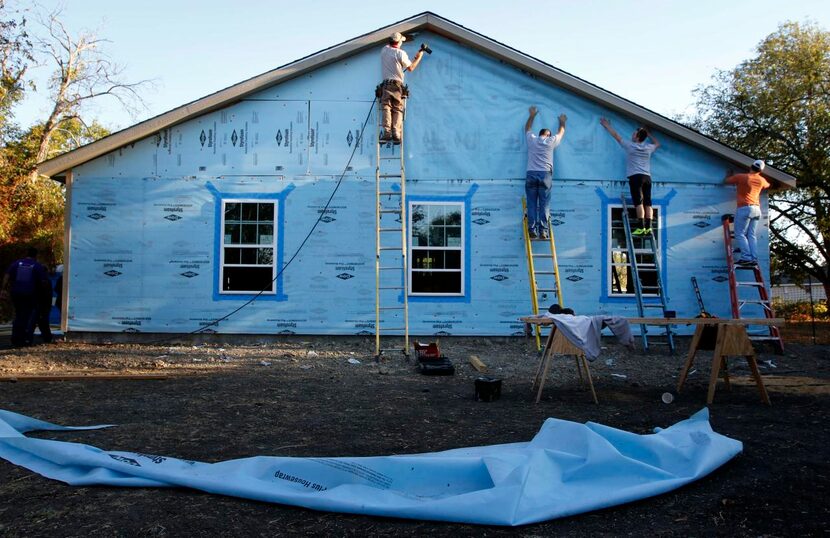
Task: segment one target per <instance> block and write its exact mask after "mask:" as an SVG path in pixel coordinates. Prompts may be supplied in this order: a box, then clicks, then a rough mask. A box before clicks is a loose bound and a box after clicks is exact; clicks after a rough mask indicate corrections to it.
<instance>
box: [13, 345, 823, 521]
mask: <svg viewBox="0 0 830 538" xmlns="http://www.w3.org/2000/svg"><path fill="white" fill-rule="evenodd" d="M688 343H689V340H688V339H687V338H682V339H679V345H678V350H677V353H676V354H675V355H673V356H672V355H661V354H657V353H654V352H652V353H650V354H648V355H646V354H643V353H642V352H640V351H636V352H630V351H628V350H626V349H624V348H622V347H620V346H618V345H616V343H615V342H613V341H612V340H611V339H609V340H607V341H605V342H604V345H605V346H606V347H605V348H604V349H603V353H602V356H601V357H600V358H599V359H598V360H597V361H595V362H594V363H592V366H591V370H592V374H593V377H594V383H595V386H596V390H597V395H598V397H599V405H595V404H593V402H592V401H591V398H590V393H589V392H587V391H586V390H585V389H583V388H582V387H581V386H580V383H579V379H578V377H577V375H576V369H575V367H574V365H573V362H572V361H565V360H559V361H557V362H556V363H555V365H554V368H553V372H552V373H551V375H550V376H549V378H548V380H547V383H546V385H545V389H544V393H543V397H542V401H541V402H540V403H539V404H534V403H533V393H532V392H531V379H532V377H533V374H534V372H535V369H536V365H537V357H538V355H537V352H536V350H535V347H534V345H533V344H532V341H531V340H527V339H524V338H447V339H444V340H442V341H441V342H440V345H441V350H442V351H443V352H444V353H445V354H446V355H447V356H448V357H449V358H450V359H451V360H452V361H453V363H454V365H455V367H456V373H455V375H453V376H448V377H434V376H425V375H421V374H419V373H418V372H417V371H416V369H415V365H416V362H415V360H414V358H410V359H408V360H407V359H405V358H403V356H396V357H390V358H388V359H386V360H385V361H383V362H382V363H380V364H378V363H376V362H375V361H373V359H372V356H371V355H372V353H373V349H374V342H373V340H371V339H368V338H349V337H345V338H344V337H286V338H284V339H280V340H277V341H271V342H262V343H260V342H258V341H257V340H256V339H255V338H254V339H250V340H248V341H247V343H246V344H239V343H237V344H228V343H216V342H214V343H210V342H208V343H199V344H196V345H193V344H187V345H185V344H170V343H167V344H164V345H146V344H145V345H137V344H112V345H106V344H98V345H91V344H82V343H66V342H64V343H59V344H53V345H40V346H35V347H31V348H25V349H22V350H20V349H10V348H8V347H6V345H5V339H3V340H0V378H4V379H8V378H12V377H17V378H18V380H17V381H16V382H14V381H4V382H0V408H2V409H8V410H11V411H16V412H19V413H24V414H27V415H31V416H34V417H37V418H42V419H45V420H49V421H52V422H57V423H61V424H70V425H83V424H99V423H115V424H118V427H116V428H112V429H106V430H99V431H88V432H67V433H41V434H37V435H38V436H40V437H43V438H50V439H61V440H67V441H77V442H82V443H87V444H91V445H93V446H98V447H101V448H105V449H114V450H129V451H140V452H147V453H153V454H161V455H169V456H175V457H179V458H186V459H193V460H199V461H208V462H212V461H219V460H225V459H231V458H241V457H247V456H253V455H280V456H372V455H388V454H405V453H417V452H428V451H437V450H444V449H450V448H457V447H463V446H476V445H486V444H495V443H510V442H517V441H525V440H529V439H530V438H531V437H532V436H533V435H534V434H535V433H536V431H537V430H538V428H539V427H540V426H541V424H542V422H543V421H544V419H545V418H546V417H558V418H562V419H568V420H573V421H578V422H584V421H595V422H599V423H602V424H606V425H609V426H613V427H617V428H622V429H625V430H630V431H634V432H638V433H648V432H651V430H652V428H654V427H655V426H661V427H665V426H669V425H671V424H674V423H675V422H677V421H679V420H682V419H685V418H687V417H688V416H689V415H691V414H692V413H694V412H695V411H697V410H699V409H700V408H702V407H703V406H704V404H705V399H706V384H707V380H708V374H709V364H708V363H709V362H710V360H709V357H710V355H709V354H708V353H703V354H702V356H701V357H700V358H699V360H698V361H697V363H696V366H697V370H696V371H695V372H694V373H693V374H692V375H691V376H690V378H689V380H688V382H687V385H686V387H685V388H684V390H683V392H682V393H680V394H675V399H674V401H673V402H672V403H670V404H665V403H663V402H662V401H661V395H663V393H665V392H672V393H674V392H675V391H674V385H675V383H676V379H677V374H678V372H679V371H680V368H681V366H682V363H683V358H684V357H685V353H686V346H688ZM760 351H761V355H760V357H759V359H760V362H761V364H762V368H761V371H762V373H763V374H764V376H765V379H766V381H767V386H768V389H769V392H770V397H771V399H772V406H771V407H767V406H765V405H763V404H761V403H760V399H759V395H758V392H757V390H756V387H755V386H754V385H753V384H752V383H750V382H749V380H748V377H747V376H748V369H747V368H746V366H745V363H743V361H742V360H738V359H734V360H732V361H731V362H730V373H731V374H732V376H733V377H732V379H733V388H732V390H731V391H728V390H726V388H725V387H724V386H723V384H722V383H721V384H720V385H719V387H718V391H717V393H716V394H715V402H714V404H713V405H712V406H711V407H710V411H711V420H712V425H713V427H714V429H715V430H716V431H718V432H720V433H723V434H725V435H728V436H730V437H733V438H736V439H739V440H741V441H742V442H743V443H744V453H743V454H742V455H740V456H738V457H737V458H736V459H734V460H732V461H731V462H729V463H728V464H726V465H725V466H724V467H722V468H721V469H719V470H718V471H716V472H715V473H713V474H712V475H710V476H708V477H705V478H704V479H702V480H700V481H698V482H695V483H693V484H691V485H688V486H686V487H683V488H681V489H679V490H676V491H673V492H670V493H667V494H664V495H661V496H658V497H654V498H649V499H646V500H643V501H639V502H635V503H630V504H627V505H623V506H618V507H614V508H609V509H605V510H602V511H598V512H592V513H588V514H582V515H577V516H573V517H569V518H565V519H560V520H554V521H548V522H545V523H540V524H535V525H529V526H525V527H519V528H504V527H484V526H473V525H459V524H447V523H436V522H430V521H412V520H403V519H389V518H379V517H369V516H354V515H346V514H337V513H324V512H315V511H311V510H306V509H301V508H294V507H289V506H281V505H273V504H265V503H260V502H255V501H249V500H244V499H236V498H230V497H222V496H216V495H209V494H206V493H201V492H198V491H192V490H185V489H153V488H112V487H69V486H66V485H64V484H62V483H60V482H57V481H52V480H48V479H45V478H42V477H40V476H39V475H35V474H33V473H31V472H29V471H27V470H25V469H23V468H21V467H17V466H14V465H11V464H9V463H7V462H5V461H0V535H2V536H47V535H48V536H183V535H187V536H273V535H315V536H316V535H336V536H396V537H399V536H423V535H432V536H458V535H462V536H466V535H476V536H502V535H511V536H513V535H517V536H554V535H568V536H589V535H590V536H604V535H615V536H616V535H638V536H646V535H661V536H702V535H739V536H794V535H799V536H804V535H813V536H827V533H828V528H830V525H828V522H830V518H828V512H830V508H828V507H830V505H829V504H828V503H827V497H826V495H827V494H828V492H827V487H828V475H829V474H830V469H828V452H829V451H830V450H828V446H830V434H828V428H827V423H826V421H827V417H828V405H827V404H828V400H829V399H830V384H828V378H830V360H828V351H830V346H813V345H805V344H799V343H792V344H790V345H788V346H787V349H786V353H785V354H783V355H775V354H773V353H771V350H760ZM471 355H475V356H477V357H478V358H479V359H481V361H483V362H484V363H485V364H486V365H487V367H488V370H489V372H488V375H491V376H495V377H498V378H500V379H502V380H503V388H502V395H501V398H500V399H499V400H498V401H495V402H489V403H485V402H476V401H475V400H474V398H473V394H474V379H475V378H476V377H479V376H480V375H482V374H480V373H479V372H478V371H476V370H475V369H474V368H473V367H472V366H471V364H470V362H469V360H468V359H469V357H470V356H471ZM350 361H351V362H350ZM355 361H359V364H355V363H354V362H355ZM113 374H121V375H138V374H153V375H158V374H162V375H164V376H166V379H164V380H139V379H128V380H115V379H103V380H102V379H100V376H101V375H113ZM33 375H48V376H59V375H84V376H88V379H84V380H79V381H33V380H24V379H23V378H24V376H33ZM96 377H98V379H96Z"/></svg>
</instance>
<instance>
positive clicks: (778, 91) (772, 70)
mask: <svg viewBox="0 0 830 538" xmlns="http://www.w3.org/2000/svg"><path fill="white" fill-rule="evenodd" d="M756 53H757V54H756V55H755V57H753V58H751V59H749V60H746V61H745V62H743V63H741V64H740V65H738V66H737V67H735V68H734V69H732V70H729V71H721V72H718V73H717V74H716V75H715V76H714V80H713V82H712V84H710V85H708V86H705V87H702V88H700V89H698V90H697V114H696V116H694V117H693V118H692V119H691V121H690V123H691V124H692V126H693V127H695V128H697V129H698V130H700V131H701V132H703V133H705V134H707V135H709V136H712V137H713V138H715V139H717V140H719V141H721V142H723V143H725V144H727V145H729V146H732V147H734V148H735V149H737V150H739V151H742V152H743V153H746V154H747V155H751V156H753V157H757V158H761V159H764V160H766V161H767V162H768V163H769V164H771V165H773V166H775V167H776V168H778V169H780V170H783V171H785V172H787V173H789V174H791V175H793V176H795V177H796V178H797V180H798V185H797V188H795V189H789V190H782V189H779V190H773V191H772V192H771V193H770V209H771V211H770V228H771V250H772V253H773V263H774V266H775V269H776V270H777V271H778V272H779V273H780V274H786V275H789V276H790V277H793V278H794V279H798V280H800V279H802V278H804V277H805V276H807V275H810V276H811V277H812V278H814V279H816V280H818V281H819V282H821V283H822V284H823V285H824V289H825V291H826V292H827V295H828V297H830V273H828V267H829V266H830V204H828V200H830V32H827V31H826V30H823V29H822V28H819V27H818V26H816V25H815V24H812V23H804V24H800V23H797V22H786V23H783V24H781V25H780V26H779V27H778V30H777V31H775V32H774V33H772V34H770V35H769V36H767V37H766V38H765V39H764V40H763V41H761V43H760V44H759V45H758V47H757V49H756Z"/></svg>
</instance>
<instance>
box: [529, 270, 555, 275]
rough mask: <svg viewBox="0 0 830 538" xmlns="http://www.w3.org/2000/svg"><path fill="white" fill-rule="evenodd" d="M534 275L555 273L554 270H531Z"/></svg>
mask: <svg viewBox="0 0 830 538" xmlns="http://www.w3.org/2000/svg"><path fill="white" fill-rule="evenodd" d="M533 274H534V275H555V274H556V271H533Z"/></svg>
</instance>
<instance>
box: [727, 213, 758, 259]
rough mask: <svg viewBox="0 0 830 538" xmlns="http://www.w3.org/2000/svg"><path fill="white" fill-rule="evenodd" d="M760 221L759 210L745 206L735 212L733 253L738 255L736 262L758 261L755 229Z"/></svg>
mask: <svg viewBox="0 0 830 538" xmlns="http://www.w3.org/2000/svg"><path fill="white" fill-rule="evenodd" d="M760 219H761V208H760V207H758V206H757V205H745V206H743V207H739V208H738V209H737V210H736V211H735V244H734V246H733V249H732V250H733V252H735V253H740V256H738V260H736V261H753V262H757V261H758V237H757V236H756V235H755V228H756V227H757V226H758V221H759V220H760Z"/></svg>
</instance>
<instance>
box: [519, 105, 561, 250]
mask: <svg viewBox="0 0 830 538" xmlns="http://www.w3.org/2000/svg"><path fill="white" fill-rule="evenodd" d="M537 112H538V111H537V109H536V107H535V106H532V107H530V114H529V115H528V117H527V121H526V122H525V140H526V141H527V174H526V176H525V196H527V233H528V235H530V238H531V239H536V238H537V237H541V238H542V239H547V238H548V222H549V220H550V219H549V218H548V213H549V211H550V189H551V186H552V185H553V150H554V149H555V148H556V146H558V145H559V144H560V143H561V142H562V137H563V136H565V122H566V121H568V117H567V116H566V115H564V114H560V115H559V130H558V131H557V132H556V134H555V135H553V134H552V133H551V132H550V129H542V130H540V131H539V135H538V136H537V135H535V134H533V131H532V129H533V120H534V119H536V114H537Z"/></svg>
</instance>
